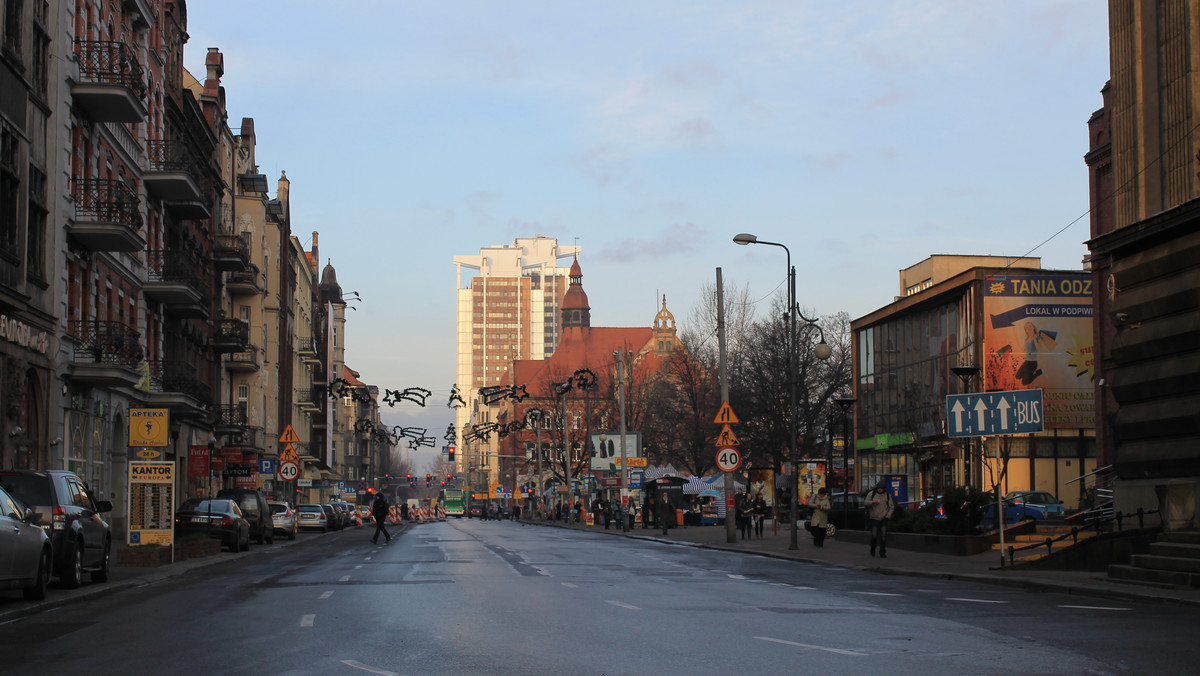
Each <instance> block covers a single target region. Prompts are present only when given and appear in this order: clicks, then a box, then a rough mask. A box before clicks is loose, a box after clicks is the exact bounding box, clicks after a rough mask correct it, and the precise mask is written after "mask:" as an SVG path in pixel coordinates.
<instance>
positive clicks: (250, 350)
mask: <svg viewBox="0 0 1200 676" xmlns="http://www.w3.org/2000/svg"><path fill="white" fill-rule="evenodd" d="M227 361H231V362H233V363H235V364H251V365H254V366H260V365H261V364H260V363H259V360H258V346H257V345H248V346H247V347H246V349H245V350H244V351H242V352H233V353H231V354H230V355H229V356H228V358H227Z"/></svg>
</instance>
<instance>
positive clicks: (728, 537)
mask: <svg viewBox="0 0 1200 676" xmlns="http://www.w3.org/2000/svg"><path fill="white" fill-rule="evenodd" d="M717 349H718V354H719V360H718V362H717V373H718V379H719V380H720V383H721V401H722V402H726V401H729V368H728V366H727V364H726V359H725V354H726V353H725V287H724V286H723V283H722V281H721V268H717ZM722 499H723V500H725V542H727V543H730V542H737V525H736V524H735V523H734V522H733V518H734V515H735V514H736V511H735V508H736V506H735V505H734V504H733V503H732V502H731V500H733V499H734V498H733V472H725V495H724V497H723V498H722Z"/></svg>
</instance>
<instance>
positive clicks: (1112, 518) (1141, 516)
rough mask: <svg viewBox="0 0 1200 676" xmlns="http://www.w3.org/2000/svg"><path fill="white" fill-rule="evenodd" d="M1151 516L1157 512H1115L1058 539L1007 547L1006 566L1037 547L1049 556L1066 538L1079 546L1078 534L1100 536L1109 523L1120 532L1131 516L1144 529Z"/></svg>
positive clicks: (1048, 538)
mask: <svg viewBox="0 0 1200 676" xmlns="http://www.w3.org/2000/svg"><path fill="white" fill-rule="evenodd" d="M1151 514H1158V510H1157V509H1150V510H1147V509H1143V508H1141V507H1138V508H1137V510H1136V511H1133V512H1126V513H1124V514H1122V513H1121V512H1116V513H1114V514H1111V515H1109V516H1108V517H1105V518H1102V519H1092V520H1089V521H1088V524H1087V526H1085V527H1082V528H1080V527H1079V526H1071V530H1070V531H1068V532H1066V533H1063V534H1062V535H1059V536H1058V537H1049V536H1047V537H1046V539H1044V540H1042V541H1041V542H1032V543H1030V544H1027V545H1024V546H1022V547H1017V546H1014V545H1009V546H1008V549H1006V550H1005V553H1007V554H1008V565H1010V566H1011V565H1013V558H1014V557H1015V556H1016V553H1017V552H1025V551H1030V550H1033V549H1038V548H1039V547H1045V548H1046V556H1050V555H1051V554H1053V553H1054V545H1055V544H1057V543H1059V542H1062V541H1064V540H1066V539H1067V538H1071V544H1072V545H1076V544H1079V534H1080V533H1083V532H1086V531H1088V530H1091V529H1095V531H1096V534H1097V535H1100V534H1102V533H1104V532H1106V531H1107V530H1108V529H1107V528H1106V527H1105V526H1107V525H1108V524H1111V523H1116V525H1117V531H1121V530H1122V528H1123V525H1124V520H1125V519H1126V518H1128V517H1131V516H1136V517H1137V520H1138V529H1139V530H1140V529H1142V528H1145V527H1146V517H1147V516H1149V515H1151ZM1001 561H1002V562H1003V558H1002V559H1001Z"/></svg>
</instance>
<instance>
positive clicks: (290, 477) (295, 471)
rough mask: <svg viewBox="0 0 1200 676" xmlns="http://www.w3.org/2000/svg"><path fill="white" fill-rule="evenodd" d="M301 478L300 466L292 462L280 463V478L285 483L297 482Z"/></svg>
mask: <svg viewBox="0 0 1200 676" xmlns="http://www.w3.org/2000/svg"><path fill="white" fill-rule="evenodd" d="M299 476H300V466H299V465H297V464H296V463H294V462H292V461H291V460H285V461H283V462H281V463H279V478H280V479H283V480H284V481H295V480H296V478H297V477H299Z"/></svg>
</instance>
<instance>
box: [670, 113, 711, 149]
mask: <svg viewBox="0 0 1200 676" xmlns="http://www.w3.org/2000/svg"><path fill="white" fill-rule="evenodd" d="M673 135H674V137H675V138H676V139H678V140H679V143H680V144H681V145H686V146H690V147H693V148H698V147H700V146H703V145H707V144H708V142H709V141H712V140H715V139H716V137H717V130H716V128H715V127H713V125H712V123H711V122H709V121H708V120H705V119H702V118H696V117H694V118H692V119H690V120H685V121H683V122H681V123H679V124H678V125H676V127H675V131H674V134H673Z"/></svg>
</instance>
